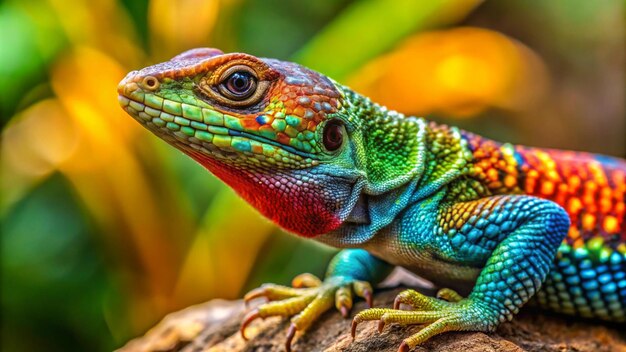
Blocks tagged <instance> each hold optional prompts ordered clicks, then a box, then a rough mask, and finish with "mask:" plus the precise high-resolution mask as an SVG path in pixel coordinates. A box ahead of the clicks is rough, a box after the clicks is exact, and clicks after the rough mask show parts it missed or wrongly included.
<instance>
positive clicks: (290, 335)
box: [285, 323, 297, 352]
mask: <svg viewBox="0 0 626 352" xmlns="http://www.w3.org/2000/svg"><path fill="white" fill-rule="evenodd" d="M296 330H297V328H296V325H295V324H294V323H291V325H290V326H289V330H287V341H285V351H287V352H291V341H292V340H293V337H294V336H295V335H296Z"/></svg>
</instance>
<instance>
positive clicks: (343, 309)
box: [339, 306, 348, 318]
mask: <svg viewBox="0 0 626 352" xmlns="http://www.w3.org/2000/svg"><path fill="white" fill-rule="evenodd" d="M339 311H340V312H341V316H342V317H344V318H347V317H348V307H346V306H341V308H339Z"/></svg>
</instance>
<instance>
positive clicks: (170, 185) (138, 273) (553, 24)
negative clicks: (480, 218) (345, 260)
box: [0, 0, 626, 351]
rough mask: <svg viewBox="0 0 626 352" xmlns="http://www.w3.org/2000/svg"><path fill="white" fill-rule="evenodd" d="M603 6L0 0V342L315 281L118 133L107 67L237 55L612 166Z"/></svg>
mask: <svg viewBox="0 0 626 352" xmlns="http://www.w3.org/2000/svg"><path fill="white" fill-rule="evenodd" d="M622 13H623V2H621V1H617V0H599V1H593V2H592V1H584V0H576V1H574V0H571V1H564V0H560V1H550V2H542V1H530V2H528V1H525V0H511V1H506V2H500V1H491V2H484V3H481V2H479V1H470V0H454V1H398V2H394V3H393V6H391V5H390V2H388V1H382V0H341V1H332V0H322V1H312V2H292V1H284V0H269V1H260V0H207V1H202V2H197V1H192V0H184V1H178V2H170V1H167V0H152V1H149V0H98V1H86V0H69V1H59V0H27V1H18V0H6V1H4V2H2V3H0V33H1V34H0V35H1V43H0V116H1V119H2V126H3V132H2V160H1V166H2V168H1V176H2V186H1V187H2V189H1V191H2V198H1V203H0V216H1V221H2V235H1V236H2V237H1V245H2V246H1V259H2V262H1V270H2V271H1V274H2V275H1V277H0V280H1V282H0V283H1V287H2V291H1V307H2V308H1V309H2V336H1V341H2V342H1V343H2V345H1V347H2V350H3V351H30V350H41V349H44V348H45V349H46V350H49V351H68V350H89V351H94V350H102V351H105V350H111V349H113V348H115V347H118V346H120V345H122V344H123V343H124V342H125V341H127V340H128V339H129V338H130V337H132V336H136V335H138V334H140V333H142V332H144V331H145V330H146V329H147V328H149V327H150V326H151V325H153V324H154V323H155V322H156V321H158V320H159V319H160V318H161V317H163V315H165V314H166V313H167V312H170V311H173V310H176V309H180V308H182V307H185V306H187V305H190V304H192V303H197V302H201V301H203V300H208V299H211V298H214V297H223V298H237V297H240V296H241V294H242V293H243V292H245V291H247V290H249V289H251V288H253V287H256V286H258V285H259V284H261V283H263V282H270V281H271V282H278V283H288V282H289V281H290V279H291V278H292V277H293V276H295V275H296V274H299V273H301V272H306V271H308V272H312V273H314V274H317V275H323V273H324V269H325V265H326V263H327V262H328V260H329V259H330V258H331V256H332V255H333V253H334V250H333V249H330V248H327V247H324V246H321V245H318V244H315V243H314V242H313V241H305V240H302V239H299V238H296V237H295V236H291V235H288V234H285V233H284V232H282V231H281V230H279V229H277V228H276V227H274V226H273V225H272V224H270V223H268V222H267V221H266V220H264V219H262V218H261V217H260V216H259V215H258V214H257V213H256V212H255V211H254V210H253V209H251V208H250V207H249V206H248V205H247V204H245V203H244V202H243V201H242V200H240V199H239V198H237V197H236V196H235V195H234V193H233V192H232V191H231V190H229V189H227V188H226V187H225V186H223V185H222V184H221V183H220V182H219V181H218V180H217V179H216V178H214V177H213V176H210V175H209V174H207V172H206V171H205V170H203V169H202V168H201V167H200V166H198V165H197V164H196V163H194V162H193V161H191V160H190V159H188V158H186V157H183V156H182V155H181V154H180V153H179V152H177V151H175V150H173V148H170V147H169V146H167V145H166V144H165V143H163V142H161V141H160V140H158V139H157V138H156V137H154V136H152V135H150V134H148V133H147V132H145V131H143V130H142V129H141V127H140V126H138V125H136V124H135V123H134V121H132V119H130V118H128V117H127V116H126V115H125V114H124V112H123V111H121V109H119V107H118V106H117V101H116V95H115V88H116V84H117V82H118V81H119V80H120V79H121V78H122V77H123V76H124V74H125V73H126V72H128V71H130V70H132V69H136V68H139V67H142V66H146V65H149V64H152V63H155V62H157V61H160V60H164V59H167V58H168V57H170V56H171V55H173V54H175V53H177V52H180V51H182V50H186V49H188V48H191V47H196V46H213V47H218V48H221V49H223V50H224V51H227V52H228V51H244V52H249V53H251V54H255V55H259V56H265V57H276V58H280V59H285V60H294V61H297V62H300V63H302V64H305V65H308V66H310V67H312V68H315V69H318V70H320V71H322V72H323V73H325V74H328V75H329V76H331V77H333V78H334V79H337V80H339V81H341V82H343V83H348V84H350V85H351V86H353V87H354V88H355V89H356V90H357V91H361V92H365V93H367V94H368V95H370V96H371V97H372V98H373V99H374V100H376V101H381V102H384V103H385V104H388V105H389V106H390V107H392V108H399V109H401V110H402V111H403V112H405V113H409V114H420V115H426V116H429V117H431V118H433V119H436V120H438V121H441V122H447V123H452V124H455V125H459V126H461V127H463V128H466V129H469V130H472V131H476V132H479V133H482V134H485V135H487V136H490V137H493V138H495V139H498V140H507V141H513V142H519V143H524V144H531V145H537V146H545V147H559V148H571V149H583V150H590V151H595V152H603V153H606V154H611V155H617V156H624V154H625V151H626V146H625V145H624V139H623V133H624V126H625V123H626V122H625V121H624V120H625V118H624V84H623V74H624V51H623V42H624V25H623V17H622V16H621V15H620V14H622ZM481 67H482V68H485V69H484V70H482V71H481V70H479V68H481ZM242 220H243V221H242Z"/></svg>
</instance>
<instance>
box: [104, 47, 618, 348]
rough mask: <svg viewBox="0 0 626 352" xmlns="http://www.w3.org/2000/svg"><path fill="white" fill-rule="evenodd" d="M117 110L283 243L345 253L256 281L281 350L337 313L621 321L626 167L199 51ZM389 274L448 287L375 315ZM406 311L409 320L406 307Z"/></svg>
mask: <svg viewBox="0 0 626 352" xmlns="http://www.w3.org/2000/svg"><path fill="white" fill-rule="evenodd" d="M117 91H118V101H119V103H120V105H121V107H122V108H123V109H124V110H125V111H126V112H127V113H128V114H130V115H131V116H132V117H133V118H134V119H135V120H137V121H138V122H139V123H140V124H141V125H143V126H144V127H145V128H147V129H148V130H149V131H151V132H152V133H154V134H155V135H156V136H158V137H160V138H161V139H163V140H164V141H166V142H167V143H169V144H171V145H172V146H174V147H175V148H177V149H179V150H180V151H182V152H183V153H184V154H186V155H188V156H189V157H191V158H193V159H194V160H195V161H197V162H198V163H199V164H201V165H202V166H204V167H205V168H206V169H208V171H209V172H210V173H212V174H213V175H215V176H217V177H218V178H219V179H221V180H222V181H223V182H224V183H226V184H227V185H228V186H230V187H231V188H232V189H233V190H234V191H235V192H236V193H237V194H238V195H239V196H241V197H242V198H243V199H245V200H246V201H247V202H248V203H249V204H251V205H252V206H253V207H254V208H256V209H257V210H258V211H259V212H260V213H261V214H262V215H264V216H265V217H266V218H268V219H270V220H271V221H272V222H274V223H276V224H278V225H279V226H280V227H282V228H283V229H285V230H287V231H288V232H290V233H294V234H296V235H299V236H303V237H305V238H310V239H313V240H317V241H320V242H322V243H324V244H327V245H330V246H334V247H337V248H340V249H341V250H340V251H339V252H338V253H337V254H336V256H335V257H334V258H333V259H332V260H331V262H330V264H329V266H328V269H327V274H326V276H325V278H324V279H323V280H321V279H319V278H317V277H315V276H313V275H311V274H303V275H300V276H297V277H296V278H295V279H294V280H293V282H292V285H291V286H282V285H276V284H265V285H263V286H261V287H259V288H257V289H254V290H253V291H251V292H250V293H248V294H247V295H246V296H245V297H244V298H245V300H246V301H249V300H251V299H254V298H259V297H265V298H266V299H267V300H268V302H266V303H264V304H261V305H259V306H258V307H256V308H255V309H253V310H251V311H250V312H248V314H247V315H246V316H245V317H244V319H243V323H242V325H241V335H242V336H243V337H244V338H246V336H245V328H246V326H247V325H248V324H249V323H250V322H251V321H253V320H254V319H256V318H266V317H269V316H285V317H291V321H290V322H291V323H290V327H289V328H288V333H287V341H286V344H285V347H286V349H287V350H290V348H291V344H292V340H293V338H294V335H295V333H296V332H298V331H302V332H303V331H305V330H306V329H307V328H308V327H309V326H310V325H311V324H312V322H313V321H315V320H316V319H317V318H318V317H319V316H320V315H321V314H322V313H324V312H325V311H327V310H329V309H331V308H332V307H333V305H334V306H335V307H336V308H337V309H338V310H339V311H340V312H341V314H342V315H343V316H344V317H347V316H348V315H349V311H350V309H351V308H352V302H353V299H355V297H356V296H358V297H362V298H365V299H366V301H367V302H368V304H369V307H370V308H368V309H365V310H363V311H361V312H359V313H357V314H356V315H355V316H354V318H353V321H352V336H353V338H354V336H355V331H356V328H357V325H358V324H359V323H361V322H364V321H378V322H379V329H380V330H382V329H383V328H384V326H385V325H386V324H401V325H408V324H421V325H423V328H422V329H421V330H419V331H418V332H417V333H415V334H414V335H412V336H409V337H406V338H405V339H404V340H403V342H402V343H401V345H400V346H399V351H408V350H410V349H412V348H414V347H415V346H417V345H419V344H421V343H422V342H424V341H426V340H428V339H429V338H431V337H433V336H435V335H437V334H441V333H444V332H448V331H484V332H490V331H494V330H495V329H496V327H497V326H498V325H499V324H500V323H502V322H504V321H507V320H511V319H512V318H513V316H514V315H515V314H516V313H517V312H518V311H519V309H520V308H521V307H522V306H524V304H526V303H527V302H529V301H531V302H533V304H537V305H538V306H540V307H541V308H545V309H547V310H551V311H556V312H559V313H564V314H571V315H574V316H578V317H586V318H595V319H600V320H606V321H613V322H621V323H623V322H625V321H626V219H625V202H626V199H625V194H626V161H625V160H623V159H619V158H615V157H609V156H604V155H599V154H592V153H585V152H575V151H566V150H555V149H541V148H533V147H526V146H521V145H513V144H511V143H500V142H496V141H493V140H490V139H488V138H485V137H481V136H479V135H477V134H474V133H470V132H467V131H464V130H461V129H459V128H456V127H452V126H447V125H443V124H437V123H435V122H432V121H427V120H425V119H424V118H419V117H414V116H405V115H403V114H401V113H399V112H396V111H393V110H390V109H387V108H385V107H384V106H381V105H379V104H376V103H374V102H372V101H371V100H370V99H369V98H367V97H365V96H362V95H360V94H358V93H356V92H354V91H353V90H351V89H350V88H348V87H346V86H344V85H341V84H339V83H338V82H335V81H334V80H332V79H330V78H328V77H326V76H324V75H323V74H321V73H318V72H315V71H313V70H310V69H308V68H305V67H303V66H300V65H298V64H296V63H292V62H286V61H280V60H276V59H268V58H258V57H256V56H253V55H249V54H245V53H223V52H222V51H220V50H218V49H213V48H197V49H192V50H189V51H186V52H183V53H181V54H180V55H178V56H176V57H174V58H172V59H171V60H169V61H166V62H163V63H159V64H156V65H153V66H149V67H146V68H143V69H141V70H139V71H132V72H130V73H128V75H127V76H126V77H125V78H124V79H123V80H122V81H121V82H120V83H119V85H118V87H117ZM395 266H401V267H404V268H406V269H408V270H410V271H412V272H414V273H417V274H418V275H420V276H421V277H424V278H426V279H428V280H430V281H431V282H433V283H434V284H435V285H436V286H437V287H440V288H441V289H440V290H439V292H438V293H437V295H436V297H430V296H426V295H423V294H421V293H419V292H417V291H415V290H411V289H408V290H405V291H402V292H400V293H399V294H398V296H397V297H396V299H395V302H394V305H393V307H392V308H372V304H371V302H372V293H373V287H374V286H375V285H376V284H377V283H379V282H380V281H381V280H383V279H384V278H385V277H386V276H387V275H388V274H389V272H390V271H391V269H393V268H394V267H395ZM406 306H410V307H412V310H404V309H401V308H403V307H404V308H405V307H406Z"/></svg>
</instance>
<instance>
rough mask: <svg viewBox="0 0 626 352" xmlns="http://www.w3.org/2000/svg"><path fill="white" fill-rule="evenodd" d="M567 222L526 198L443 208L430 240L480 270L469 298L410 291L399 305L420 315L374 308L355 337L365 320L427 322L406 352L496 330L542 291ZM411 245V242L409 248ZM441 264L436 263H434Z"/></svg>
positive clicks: (548, 205) (553, 207)
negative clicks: (444, 336) (453, 336)
mask: <svg viewBox="0 0 626 352" xmlns="http://www.w3.org/2000/svg"><path fill="white" fill-rule="evenodd" d="M568 227H569V217H568V215H567V213H566V212H565V211H564V210H563V209H562V208H561V207H560V206H558V205H557V204H556V203H553V202H550V201H547V200H542V199H539V198H534V197H528V196H494V197H489V198H484V199H480V200H476V201H471V202H463V203H454V204H448V205H443V206H442V207H441V209H440V210H439V212H438V217H437V219H436V222H435V225H434V228H433V229H432V233H431V235H430V247H431V248H435V247H436V248H437V249H436V250H437V255H438V256H440V257H441V258H443V259H445V260H446V261H448V262H453V263H457V264H458V265H460V266H472V267H482V270H481V271H480V274H479V276H478V279H477V280H476V283H475V285H474V288H473V290H472V292H471V293H470V295H469V296H468V297H467V298H461V297H460V296H459V295H457V294H456V293H455V292H454V291H451V290H444V291H442V294H441V295H440V296H442V297H445V298H447V300H440V299H437V298H433V297H426V296H423V295H421V294H419V293H417V292H415V291H412V290H407V291H404V292H402V293H400V294H399V295H398V298H397V299H396V304H395V306H396V307H394V308H397V306H399V304H400V303H406V304H409V305H412V306H413V307H414V308H415V309H416V311H402V310H398V309H382V308H373V309H366V310H364V311H362V312H360V313H359V314H357V315H356V316H355V318H354V320H353V329H352V331H353V336H354V333H355V329H356V326H357V324H358V323H359V322H361V321H366V320H380V325H379V328H380V329H382V327H383V326H384V325H385V324H387V323H397V324H403V325H407V324H427V325H426V326H425V327H424V329H422V330H421V331H419V332H418V333H416V334H415V335H413V336H410V337H409V338H407V339H405V340H404V341H403V343H402V345H401V346H400V350H401V351H408V350H409V349H411V348H413V347H415V346H416V345H418V344H420V343H422V342H424V341H426V340H427V339H429V338H430V337H432V336H435V335H437V334H440V333H442V332H446V331H466V330H473V331H493V330H495V328H496V327H497V326H498V324H499V323H501V322H503V321H505V320H510V319H511V318H512V317H513V314H515V313H517V312H518V310H519V309H520V307H522V305H524V303H526V302H527V301H528V300H529V299H530V298H531V297H532V296H533V295H534V294H535V293H536V292H537V291H538V290H539V288H540V287H541V284H542V282H543V281H544V279H545V278H546V275H547V273H548V271H549V270H550V267H551V265H552V261H553V259H554V256H555V253H556V251H557V249H558V246H559V244H560V243H561V241H562V240H563V238H564V237H565V235H566V234H567V230H568ZM407 246H409V247H410V246H411V244H407ZM433 265H437V263H433Z"/></svg>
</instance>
